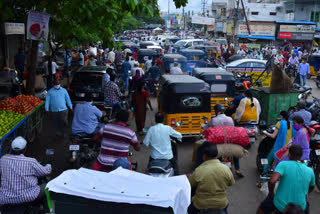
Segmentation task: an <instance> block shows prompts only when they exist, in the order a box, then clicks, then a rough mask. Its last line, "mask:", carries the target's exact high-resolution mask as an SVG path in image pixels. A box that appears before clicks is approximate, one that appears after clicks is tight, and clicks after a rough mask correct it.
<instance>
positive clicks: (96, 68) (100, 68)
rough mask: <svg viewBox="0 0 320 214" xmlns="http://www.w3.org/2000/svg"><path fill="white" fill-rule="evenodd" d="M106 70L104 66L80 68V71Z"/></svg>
mask: <svg viewBox="0 0 320 214" xmlns="http://www.w3.org/2000/svg"><path fill="white" fill-rule="evenodd" d="M106 69H107V67H106V66H86V67H82V68H81V70H80V71H81V72H83V71H105V70H106Z"/></svg>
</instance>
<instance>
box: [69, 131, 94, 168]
mask: <svg viewBox="0 0 320 214" xmlns="http://www.w3.org/2000/svg"><path fill="white" fill-rule="evenodd" d="M92 137H93V136H90V135H88V134H86V133H78V134H72V135H71V144H70V145H69V151H70V152H71V158H70V162H71V163H72V164H73V168H75V169H78V168H80V167H83V166H85V165H86V164H87V163H88V162H91V161H93V160H95V159H96V158H97V157H98V155H99V152H100V145H98V143H97V142H94V141H93V139H92Z"/></svg>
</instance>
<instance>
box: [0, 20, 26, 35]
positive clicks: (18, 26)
mask: <svg viewBox="0 0 320 214" xmlns="http://www.w3.org/2000/svg"><path fill="white" fill-rule="evenodd" d="M4 32H5V34H6V35H13V34H24V32H25V28H24V23H10V22H5V23H4Z"/></svg>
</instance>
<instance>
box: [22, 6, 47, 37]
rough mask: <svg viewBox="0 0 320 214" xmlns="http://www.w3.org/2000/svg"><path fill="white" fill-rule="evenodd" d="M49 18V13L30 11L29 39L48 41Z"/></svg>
mask: <svg viewBox="0 0 320 214" xmlns="http://www.w3.org/2000/svg"><path fill="white" fill-rule="evenodd" d="M49 18H50V15H49V14H47V13H40V12H38V11H30V12H29V15H28V24H27V39H31V40H40V41H47V40H48V34H49Z"/></svg>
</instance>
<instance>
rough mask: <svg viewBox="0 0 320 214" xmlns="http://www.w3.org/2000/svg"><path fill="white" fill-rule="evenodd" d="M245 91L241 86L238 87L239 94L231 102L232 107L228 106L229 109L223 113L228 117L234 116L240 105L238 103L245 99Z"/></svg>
mask: <svg viewBox="0 0 320 214" xmlns="http://www.w3.org/2000/svg"><path fill="white" fill-rule="evenodd" d="M245 91H246V88H245V87H244V86H243V85H241V86H239V88H238V92H239V95H238V96H236V97H235V98H234V99H233V101H232V105H230V106H229V108H228V109H227V111H226V112H225V114H226V115H227V116H229V117H231V116H232V114H234V113H235V112H236V110H237V108H238V106H239V104H240V101H241V100H242V99H243V98H245V97H246V96H245V95H244V92H245Z"/></svg>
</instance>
